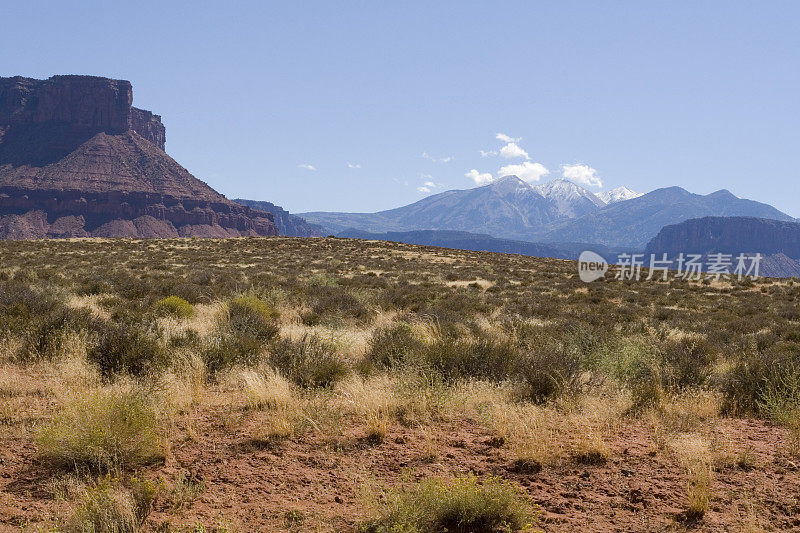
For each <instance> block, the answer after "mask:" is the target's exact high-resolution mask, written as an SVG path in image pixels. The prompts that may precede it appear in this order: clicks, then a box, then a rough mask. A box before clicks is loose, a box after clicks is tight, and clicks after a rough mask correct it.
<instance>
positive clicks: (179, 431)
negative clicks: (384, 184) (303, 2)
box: [0, 239, 800, 531]
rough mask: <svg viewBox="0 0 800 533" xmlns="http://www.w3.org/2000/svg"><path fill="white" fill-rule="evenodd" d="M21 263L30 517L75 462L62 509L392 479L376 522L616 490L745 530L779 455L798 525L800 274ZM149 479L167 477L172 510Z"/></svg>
mask: <svg viewBox="0 0 800 533" xmlns="http://www.w3.org/2000/svg"><path fill="white" fill-rule="evenodd" d="M0 260H1V262H0V264H2V268H0V430H2V431H0V442H1V443H2V445H3V449H8V450H21V451H20V452H12V453H11V455H9V454H6V455H0V472H2V473H4V474H5V473H6V471H8V473H9V477H0V498H5V496H6V494H5V493H4V492H3V491H9V490H13V491H14V492H13V494H12V493H11V492H9V497H8V498H5V500H4V501H6V500H7V501H10V502H12V503H11V504H9V505H11V506H12V507H13V506H16V507H13V509H14V512H15V513H16V515H17V516H22V515H24V514H25V513H24V512H23V511H22V510H21V506H22V505H23V504H24V505H26V506H30V505H32V504H30V503H19V502H28V501H29V500H28V499H26V498H29V497H28V496H25V494H37V492H36V491H37V490H42V489H41V486H48V487H49V486H51V485H54V484H56V480H57V479H60V477H61V476H66V475H70V476H73V477H74V479H75V481H74V483H72V484H73V485H74V487H73V488H71V489H70V490H60V489H59V490H58V491H57V492H58V494H59V496H58V497H57V498H55V499H54V501H52V502H51V501H49V500H45V503H41V504H36V505H39V506H40V507H41V508H42V509H46V511H44V512H42V513H39V514H40V515H41V516H40V517H39V519H37V520H38V522H37V524H35V525H36V526H37V527H38V526H41V528H43V529H47V528H53V527H58V528H61V529H65V528H66V529H67V530H70V531H138V530H140V529H142V530H154V529H157V528H160V527H163V528H167V527H169V528H172V529H173V530H178V531H180V530H187V529H186V528H192V527H195V526H196V525H197V524H206V525H205V526H198V527H203V528H206V529H207V530H211V529H213V528H212V527H211V526H209V525H208V524H212V523H217V522H218V523H219V524H223V525H219V527H217V526H214V527H217V529H216V530H227V529H231V528H232V526H230V524H229V523H228V521H227V520H228V519H238V518H240V517H241V516H247V517H248V518H247V519H246V520H254V521H255V523H256V524H257V526H256V529H263V530H276V529H281V528H289V529H290V530H314V529H323V530H324V529H325V527H327V525H328V524H330V523H334V524H339V525H341V524H353V523H356V522H359V521H361V520H362V519H363V516H364V512H365V511H366V509H364V505H363V502H361V503H359V499H358V498H357V497H356V493H357V492H358V490H357V489H358V488H359V487H361V486H363V485H364V484H365V483H367V481H366V480H367V479H368V478H370V477H371V476H375V477H376V478H378V479H377V481H378V482H380V484H381V485H385V484H388V485H391V486H390V487H389V488H388V489H387V491H385V493H384V499H383V500H380V502H381V503H380V505H379V507H380V512H379V514H378V515H377V516H376V517H375V520H373V521H372V522H370V523H369V524H365V525H364V527H365V528H367V529H369V528H372V529H371V530H373V531H442V530H443V529H442V528H445V527H446V528H448V530H449V531H458V530H459V529H458V528H462V529H463V530H476V529H477V530H502V528H503V527H505V528H506V530H509V529H511V530H514V529H523V528H525V527H526V525H527V524H528V522H530V521H532V519H533V518H535V514H536V513H531V510H532V507H531V502H536V501H538V502H541V503H542V505H543V507H545V509H546V510H548V511H550V512H552V513H555V514H557V515H558V517H559V518H558V519H559V520H563V521H564V523H565V524H567V525H568V526H570V527H571V526H574V527H573V529H575V528H578V529H579V528H581V527H586V523H588V522H585V520H586V519H587V517H588V516H590V515H591V516H592V517H594V518H597V519H598V520H610V519H609V513H610V512H611V510H613V512H614V513H615V518H614V520H615V522H614V527H615V528H623V527H627V528H629V529H634V530H635V529H637V528H638V527H640V526H641V524H642V523H643V522H642V521H643V520H644V521H645V522H650V521H652V522H653V524H655V525H654V527H653V529H658V528H659V527H661V526H665V524H664V521H665V520H672V521H674V520H675V519H680V518H684V519H691V520H693V521H701V522H703V523H705V522H707V521H710V520H711V518H709V517H710V516H713V520H716V521H717V522H715V523H714V527H716V525H717V524H718V523H724V527H727V528H729V529H735V528H736V525H735V524H736V521H737V520H739V521H741V519H738V518H731V519H730V520H728V515H727V514H726V513H728V510H727V509H726V508H725V507H724V505H726V503H724V502H728V501H735V499H736V496H735V495H736V494H738V493H739V492H738V491H739V490H740V489H742V490H744V489H743V487H744V486H745V485H746V484H747V483H748V481H747V478H746V477H745V476H746V475H747V474H748V473H751V474H752V472H753V471H756V472H758V473H759V477H758V479H759V480H761V481H759V482H760V483H778V482H777V481H775V480H777V479H779V478H780V479H781V482H780V483H781V484H782V487H783V486H784V485H785V486H786V487H788V489H785V488H781V490H777V489H776V488H775V487H774V486H773V489H774V491H773V492H774V494H775V496H774V497H771V499H770V500H766V501H759V502H757V504H758V509H759V513H763V514H764V516H765V517H769V520H764V522H769V523H773V524H775V525H776V528H779V529H791V528H793V527H796V526H797V524H795V523H794V522H792V520H793V518H792V516H791V515H792V513H793V512H794V511H791V510H792V509H796V508H795V507H792V505H794V504H793V503H792V502H791V501H789V499H787V498H786V497H784V494H788V493H790V492H791V491H792V490H794V489H795V488H797V491H800V475H798V474H797V472H796V466H795V465H796V464H797V457H798V455H800V424H798V422H797V420H798V419H800V417H798V413H800V392H799V391H800V377H798V376H800V372H798V370H797V369H798V368H800V314H799V313H797V312H796V307H797V302H798V299H800V284H797V283H794V282H791V281H778V280H758V281H756V282H748V283H738V282H736V281H731V282H727V281H720V282H714V283H711V284H700V283H689V282H669V283H663V282H642V283H639V284H631V283H624V282H619V281H616V280H610V279H609V280H607V281H604V282H596V283H593V284H591V285H585V284H583V283H582V282H580V281H579V280H578V279H577V277H576V275H575V272H574V270H575V268H574V264H573V263H571V262H567V261H556V260H546V259H535V258H527V257H520V256H505V255H499V254H487V253H480V252H462V251H455V250H442V249H435V248H424V247H412V246H406V245H403V244H395V243H368V242H364V241H353V240H342V239H313V240H303V239H232V240H201V239H176V240H164V241H125V240H119V241H113V242H112V241H55V240H54V241H42V242H35V243H34V242H11V241H6V242H3V243H2V245H0ZM109 264H113V265H115V268H114V269H113V270H110V269H108V268H107V267H106V266H105V265H109ZM723 415H724V416H723ZM754 432H756V433H755V434H756V435H757V436H755V437H754V436H753V433H754ZM16 453H19V454H21V455H20V456H22V457H25V461H27V462H26V464H33V462H34V461H36V460H37V458H38V460H39V462H37V463H36V464H38V465H41V467H40V468H41V470H42V473H41V475H40V477H39V478H36V479H34V476H31V475H28V474H27V473H25V472H24V471H22V470H19V469H17V470H10V468H16V467H9V466H7V465H8V464H9V463H13V462H14V457H15V456H14V454H16ZM3 461H5V462H3ZM469 471H475V472H480V474H479V475H476V476H471V475H465V473H466V472H469ZM762 471H763V472H762ZM779 472H780V473H779ZM762 473H763V474H765V475H764V476H760V474H762ZM37 475H39V474H37ZM107 475H110V476H111V477H106V476H107ZM115 476H116V477H115ZM223 477H224V478H225V480H226V481H224V482H223V481H222V479H223ZM629 477H630V478H633V479H631V480H630V483H629V484H628V483H627V482H625V480H627V479H628V478H629ZM398 478H401V479H402V481H400V482H398ZM655 478H658V479H659V484H657V485H655V486H654V485H652V484H651V480H652V479H655ZM9 479H11V480H22V481H16V482H17V483H18V485H9V483H11V482H10V481H6V480H9ZM132 479H141V480H143V481H146V482H147V483H152V484H155V486H158V487H160V489H159V490H157V491H155V492H153V494H152V496H151V500H152V505H150V504H148V506H147V507H146V509H148V510H150V509H152V512H151V513H150V514H149V515H148V514H147V513H145V512H143V511H142V509H144V507H141V505H140V504H139V503H137V502H139V501H140V499H139V498H140V497H139V496H137V494H138V493H137V492H136V491H137V490H139V488H141V487H143V486H144V485H142V486H141V487H139V486H138V485H135V484H134V483H133V482H132V481H131V480H132ZM609 480H614V481H613V483H612V482H611V481H609ZM609 483H612V485H613V486H612V485H609ZM367 484H368V483H367ZM9 486H11V487H12V489H8V487H9ZM623 486H624V487H626V488H622V487H623ZM136 487H139V488H136ZM222 487H224V488H222ZM254 487H258V490H256V489H254ZM630 487H643V488H642V489H638V488H630ZM645 487H648V490H651V489H652V490H654V491H655V492H657V493H658V497H657V498H649V496H648V494H647V490H644V488H645ZM745 488H746V487H745ZM261 490H264V491H265V492H264V493H263V494H267V493H268V494H270V498H269V501H267V500H265V499H263V495H262V493H261V492H259V491H261ZM266 491H269V492H266ZM637 491H641V494H640V492H637ZM145 492H146V491H145ZM584 494H587V499H586V500H585V501H583V497H584ZM259 498H261V499H259ZM325 498H329V499H330V500H331V501H333V502H334V503H335V504H336V505H333V504H331V505H328V503H329V502H327V500H325ZM146 499H147V498H144V500H146ZM304 499H315V501H317V500H318V501H320V502H327V503H325V506H322V505H320V506H318V507H316V508H309V509H306V508H301V507H300V505H301V503H302V501H303V500H304ZM56 500H57V501H58V502H59V503H56ZM144 500H141V501H144ZM579 500H580V503H578V501H579ZM62 501H63V504H62V503H60V502H62ZM148 501H149V500H148ZM221 502H225V505H230V506H231V507H224V506H223V505H222V503H221ZM592 502H594V503H592ZM753 505H755V504H753ZM753 505H751V506H750V507H749V508H752V507H753ZM212 508H213V511H214V512H215V514H213V517H212V515H211V514H210V513H211V510H212ZM253 508H258V509H259V511H258V512H257V513H254V512H253V513H251V510H252V509H253ZM262 508H263V510H262ZM717 508H719V509H722V510H721V511H717V512H714V513H710V511H711V510H712V509H717ZM137 509H138V510H137ZM221 509H232V510H231V511H230V512H231V513H232V516H222V515H221V514H220V515H219V516H217V514H216V511H219V512H220V513H222V511H221ZM322 509H324V510H322ZM669 509H681V511H682V513H681V516H673V517H672V518H669V517H670V514H669V513H672V515H674V514H675V513H674V511H669ZM520 510H521V511H520ZM787 510H788V511H787ZM295 511H296V512H295ZM739 511H742V512H744V511H743V510H741V509H740V510H736V512H733V511H731V516H734V515H736V516H738V514H737V513H739ZM790 511H791V512H790ZM48 513H50V514H52V515H53V516H48ZM237 513H238V514H237ZM247 513H250V514H247ZM1 515H2V512H0V529H2V527H3V526H5V525H6V524H7V523H8V519H7V518H6V517H4V516H1ZM551 516H552V515H551ZM210 517H211V518H210ZM665 517H666V518H665ZM720 517H722V518H720ZM609 523H611V522H603V524H605V526H608V524H609ZM709 523H710V522H709ZM164 524H167V526H165V525H164ZM603 524H600V525H599V526H598V529H602V527H603ZM15 525H16V523H15ZM322 525H325V527H323V526H322ZM339 525H337V526H335V527H337V528H338V527H339ZM648 525H651V524H649V523H648ZM706 525H708V524H706ZM484 527H486V528H490V529H481V528H484ZM608 527H610V526H608ZM665 527H666V526H665ZM709 527H711V526H709ZM464 528H466V529H464ZM470 528H471V529H470ZM491 528H494V529H491ZM498 528H499V529H498ZM339 529H345V530H346V529H347V528H346V527H344V526H342V527H341V528H339ZM556 529H558V528H557V527H556ZM662 529H663V527H662ZM337 530H338V529H337Z"/></svg>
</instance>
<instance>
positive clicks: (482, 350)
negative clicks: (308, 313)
mask: <svg viewBox="0 0 800 533" xmlns="http://www.w3.org/2000/svg"><path fill="white" fill-rule="evenodd" d="M439 329H441V330H446V331H445V332H444V333H441V334H439V335H438V336H437V337H436V338H435V339H434V340H433V341H432V342H423V341H422V340H420V339H418V338H417V337H416V336H415V335H414V332H413V330H412V328H411V326H410V325H409V324H407V323H405V322H400V323H398V324H394V325H392V326H390V327H386V328H381V329H379V330H377V331H376V332H375V333H374V334H373V336H372V338H371V339H370V346H369V350H368V351H367V355H366V358H367V360H368V362H369V363H371V364H374V365H377V366H379V367H382V368H395V367H399V366H405V367H412V368H417V369H421V370H426V369H427V370H432V371H434V372H438V373H439V374H440V375H441V376H442V377H443V378H444V379H446V380H449V381H454V380H459V379H467V378H474V379H487V380H495V381H500V380H504V379H508V378H509V377H510V376H511V375H512V373H513V372H514V369H515V368H516V365H517V362H518V360H519V352H518V351H517V350H516V348H515V347H514V346H513V345H512V344H511V343H509V342H504V341H499V340H496V339H492V338H488V337H486V336H484V335H481V334H480V333H475V334H474V335H470V336H469V337H467V336H465V335H463V332H461V331H459V330H458V329H457V328H453V329H452V331H448V330H449V329H450V328H448V327H447V325H445V326H443V327H441V328H439ZM475 336H477V338H473V337H475Z"/></svg>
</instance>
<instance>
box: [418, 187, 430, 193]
mask: <svg viewBox="0 0 800 533" xmlns="http://www.w3.org/2000/svg"><path fill="white" fill-rule="evenodd" d="M417 190H418V191H419V192H431V190H430V189H429V188H428V187H417Z"/></svg>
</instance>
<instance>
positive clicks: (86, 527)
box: [64, 478, 156, 533]
mask: <svg viewBox="0 0 800 533" xmlns="http://www.w3.org/2000/svg"><path fill="white" fill-rule="evenodd" d="M127 485H128V486H124V485H123V484H121V483H119V482H116V481H112V480H110V479H103V480H101V481H100V482H99V483H98V484H97V485H96V486H94V487H91V488H89V489H86V491H85V493H84V495H83V498H82V501H81V503H80V504H79V505H78V507H77V508H76V509H75V511H74V513H73V514H72V516H71V517H70V519H69V520H68V521H67V524H66V527H65V528H64V531H65V532H66V533H136V532H137V531H139V530H140V527H141V525H142V524H143V523H144V521H145V519H146V518H147V515H149V514H150V508H151V504H152V501H153V498H154V496H155V492H156V488H155V486H154V485H153V484H151V483H148V482H146V481H141V480H138V479H135V478H134V479H131V480H128V482H127Z"/></svg>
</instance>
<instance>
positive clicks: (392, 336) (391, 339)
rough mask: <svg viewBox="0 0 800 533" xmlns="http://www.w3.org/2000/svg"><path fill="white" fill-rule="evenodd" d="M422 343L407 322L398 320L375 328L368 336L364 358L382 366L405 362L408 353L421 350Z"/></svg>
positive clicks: (389, 366)
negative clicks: (367, 345) (369, 336)
mask: <svg viewBox="0 0 800 533" xmlns="http://www.w3.org/2000/svg"><path fill="white" fill-rule="evenodd" d="M422 349H423V344H422V341H420V340H419V339H418V338H417V337H416V336H415V335H414V331H413V330H412V329H411V325H410V324H408V323H407V322H398V323H395V324H391V325H390V326H384V327H382V328H378V329H376V330H375V331H374V332H373V334H372V337H371V338H370V342H369V348H368V350H367V354H366V359H367V360H368V361H369V362H370V363H371V364H374V365H377V366H379V367H382V368H394V367H397V366H400V365H402V364H404V363H405V361H406V359H407V358H408V357H409V355H410V354H418V353H420V352H421V351H422Z"/></svg>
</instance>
